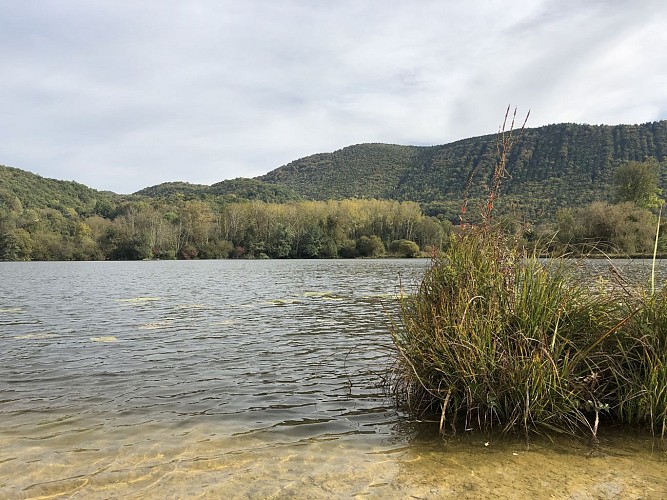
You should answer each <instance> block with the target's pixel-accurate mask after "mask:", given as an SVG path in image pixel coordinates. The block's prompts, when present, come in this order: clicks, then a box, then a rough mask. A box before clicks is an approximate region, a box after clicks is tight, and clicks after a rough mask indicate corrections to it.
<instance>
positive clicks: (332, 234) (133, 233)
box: [0, 159, 667, 260]
mask: <svg viewBox="0 0 667 500" xmlns="http://www.w3.org/2000/svg"><path fill="white" fill-rule="evenodd" d="M661 170H662V168H661V165H660V164H659V163H658V162H657V161H656V160H655V159H649V160H646V161H642V162H637V161H631V162H627V163H625V164H623V165H621V166H620V167H619V168H617V169H616V170H615V172H614V174H613V180H612V184H611V185H612V190H611V191H612V192H611V193H610V196H609V198H610V199H611V201H595V202H593V203H589V204H586V205H582V206H580V207H577V208H562V209H559V210H558V211H557V212H556V215H555V216H554V217H553V220H547V221H543V222H540V223H538V224H536V225H535V224H531V223H530V221H526V220H523V219H521V217H517V216H514V215H513V214H511V213H509V212H504V213H501V215H500V216H499V217H497V218H496V221H497V223H498V224H501V225H502V226H503V229H504V230H505V231H507V232H512V233H513V234H515V236H516V237H517V238H520V239H521V240H522V241H523V242H524V244H525V245H526V246H528V247H532V248H535V249H536V250H537V251H538V252H539V253H540V254H542V255H554V254H563V253H574V254H582V255H585V254H590V253H595V252H598V253H600V252H602V253H606V254H615V255H618V254H620V255H647V254H650V253H651V252H652V250H653V245H654V241H655V235H656V228H657V226H658V212H659V210H660V209H661V204H662V200H661V198H660V195H661V194H662V193H661V190H660V189H659V187H658V186H659V184H660V174H661ZM67 187H68V188H71V189H77V190H79V191H82V190H83V187H82V186H79V185H74V184H73V185H72V186H70V185H69V184H68V185H67ZM84 191H85V190H84ZM45 193H46V194H44V195H43V196H47V197H50V198H53V199H54V200H55V197H56V195H57V190H56V188H55V187H51V190H50V191H48V192H45ZM84 194H86V197H85V203H77V204H74V203H69V202H64V203H63V202H62V201H61V202H59V203H55V201H54V202H53V203H52V204H51V206H47V207H44V206H43V205H41V206H40V205H38V204H34V203H32V204H31V202H30V201H29V199H27V198H24V199H26V204H27V205H28V206H27V207H26V206H24V204H23V202H22V201H21V199H20V198H19V196H17V194H16V193H15V192H13V191H11V190H9V189H6V188H0V260H141V259H221V258H223V259H224V258H277V259H280V258H354V257H378V256H381V255H387V254H388V255H396V256H404V257H414V256H418V255H425V254H426V255H430V254H432V253H433V252H437V251H441V250H443V249H444V248H446V246H447V245H448V243H449V238H450V235H451V234H452V233H454V232H456V231H457V230H458V229H459V227H458V226H457V225H453V224H452V223H451V221H450V219H449V218H445V217H443V216H442V215H439V216H432V215H428V212H426V213H425V212H424V211H423V210H422V208H421V207H420V205H419V204H417V203H416V202H411V201H403V202H401V201H395V200H378V199H345V200H329V201H303V200H292V201H286V202H270V201H262V200H236V201H229V200H230V199H232V200H235V199H234V198H233V197H232V198H230V197H204V198H201V197H200V198H197V197H188V196H187V193H183V192H182V190H180V191H178V190H177V191H176V192H174V193H170V194H167V195H165V196H159V197H151V196H132V197H115V198H114V197H109V196H102V197H98V198H95V193H92V194H91V193H88V192H85V193H84ZM63 199H64V200H70V201H71V200H75V199H78V198H75V197H70V198H63ZM476 203H477V201H474V200H473V201H472V202H471V205H470V206H471V207H474V206H475V204H476ZM72 205H73V206H72ZM459 210H460V208H459ZM469 214H472V221H467V222H472V223H475V220H474V209H472V210H471V211H470V212H469ZM469 216H470V215H469ZM666 229H667V228H666ZM660 233H661V234H665V231H663V230H661V231H660ZM658 243H659V250H660V251H661V252H663V253H664V252H665V250H667V238H665V237H664V236H661V237H660V240H659V242H658Z"/></svg>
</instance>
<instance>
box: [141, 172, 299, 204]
mask: <svg viewBox="0 0 667 500" xmlns="http://www.w3.org/2000/svg"><path fill="white" fill-rule="evenodd" d="M134 194H135V195H137V196H146V197H149V198H160V199H164V198H171V197H175V196H176V197H178V196H180V197H183V198H184V199H187V200H192V199H199V200H212V199H217V201H228V202H233V201H240V200H258V201H264V202H267V203H286V202H288V201H295V200H299V199H301V198H302V197H301V196H300V195H298V194H297V193H296V192H295V191H294V190H293V189H291V188H289V187H286V186H282V185H280V184H271V183H268V182H263V181H260V180H257V179H245V178H242V177H239V178H237V179H230V180H225V181H222V182H217V183H215V184H213V185H211V186H207V185H204V184H190V183H188V182H165V183H162V184H158V185H156V186H151V187H147V188H145V189H142V190H141V191H137V192H136V193H134Z"/></svg>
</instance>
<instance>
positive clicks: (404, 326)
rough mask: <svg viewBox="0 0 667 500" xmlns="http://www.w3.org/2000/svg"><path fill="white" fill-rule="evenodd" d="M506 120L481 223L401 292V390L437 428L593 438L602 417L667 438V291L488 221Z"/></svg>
mask: <svg viewBox="0 0 667 500" xmlns="http://www.w3.org/2000/svg"><path fill="white" fill-rule="evenodd" d="M508 111H509V110H508ZM515 114H516V112H515ZM506 124H507V116H506V118H505V124H504V125H503V127H502V128H501V132H500V133H499V136H498V160H497V164H496V169H495V172H494V173H493V176H492V177H493V181H492V183H491V185H490V189H489V196H488V199H487V202H486V204H485V205H484V206H483V207H482V210H481V212H482V218H481V222H480V223H478V224H475V225H468V226H466V225H462V229H461V231H459V232H458V233H457V234H455V235H452V237H451V240H450V244H449V246H448V247H447V248H446V250H444V252H442V253H441V254H439V255H437V256H434V258H433V262H432V265H431V267H430V269H429V270H428V271H427V272H426V274H425V276H424V278H423V280H422V281H421V284H420V285H419V287H418V289H416V291H415V293H413V294H406V295H404V296H402V297H401V299H400V304H401V315H400V321H398V322H397V323H396V324H394V326H393V329H392V334H393V341H394V345H395V347H396V352H397V355H396V358H397V363H396V368H395V370H396V371H395V374H394V377H395V378H394V382H395V385H394V388H395V390H396V392H397V395H398V396H399V398H400V401H401V402H402V403H404V404H406V405H407V406H408V408H409V409H410V410H411V411H412V412H414V413H418V414H430V415H434V416H435V417H436V419H435V421H436V422H438V421H439V428H440V431H441V432H443V433H444V432H448V431H449V432H454V431H456V430H473V429H476V430H481V431H487V432H488V431H500V432H503V433H521V434H525V435H526V436H529V435H531V434H534V433H542V434H545V433H546V434H550V433H568V434H572V435H580V434H584V435H589V436H591V437H593V438H595V437H596V436H597V434H598V430H599V429H600V427H601V426H605V425H618V424H624V425H628V426H632V427H640V428H644V429H648V430H649V431H650V432H652V433H653V434H655V435H659V436H661V437H662V438H664V437H665V436H666V435H667V290H665V289H664V288H663V289H661V290H656V287H655V283H649V284H647V285H646V286H641V287H637V286H631V285H629V284H628V283H626V282H625V281H624V280H623V279H622V277H620V276H619V277H618V280H617V281H616V282H613V281H610V282H608V283H606V284H600V283H595V282H593V281H592V279H586V278H585V277H584V276H583V275H582V274H581V272H580V271H579V270H578V269H577V268H576V266H575V265H573V262H572V261H571V260H569V259H566V258H563V257H561V258H553V259H548V260H544V259H539V258H537V256H536V254H535V253H534V252H531V251H530V250H529V249H528V248H527V247H526V246H525V245H523V244H522V243H521V242H520V241H518V240H517V239H516V238H515V237H513V236H512V235H508V233H507V232H506V231H504V230H503V228H502V227H501V225H500V224H497V223H496V222H495V221H494V219H493V216H492V211H493V205H494V203H495V200H496V198H497V196H498V192H499V188H500V183H501V181H502V179H503V178H504V176H505V175H506V170H505V164H506V161H507V155H508V154H509V152H510V151H511V148H512V144H513V141H514V140H515V138H514V137H513V136H512V133H513V131H512V129H513V120H512V126H511V127H510V128H509V130H508V131H506V130H505V128H506ZM656 239H657V235H656Z"/></svg>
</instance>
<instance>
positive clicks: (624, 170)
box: [614, 158, 662, 208]
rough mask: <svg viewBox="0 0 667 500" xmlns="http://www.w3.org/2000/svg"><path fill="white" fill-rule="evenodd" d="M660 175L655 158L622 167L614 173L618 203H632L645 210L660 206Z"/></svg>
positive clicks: (629, 163)
mask: <svg viewBox="0 0 667 500" xmlns="http://www.w3.org/2000/svg"><path fill="white" fill-rule="evenodd" d="M659 173H660V165H659V164H658V162H657V161H656V160H655V158H651V159H649V160H646V161H643V162H638V161H631V162H628V163H625V164H623V165H621V166H620V167H618V169H617V170H616V172H615V173H614V187H615V197H616V201H617V202H619V203H623V202H631V203H634V204H635V205H637V206H639V207H643V208H649V207H656V206H658V204H659V198H658V197H659V195H660V194H662V191H661V190H660V189H659V188H658V178H659Z"/></svg>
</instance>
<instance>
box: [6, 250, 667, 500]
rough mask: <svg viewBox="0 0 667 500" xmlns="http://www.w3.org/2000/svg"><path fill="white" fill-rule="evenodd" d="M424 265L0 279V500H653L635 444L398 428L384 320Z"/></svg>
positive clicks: (231, 264) (66, 273) (122, 270)
mask: <svg viewBox="0 0 667 500" xmlns="http://www.w3.org/2000/svg"><path fill="white" fill-rule="evenodd" d="M428 264H429V262H428V261H427V260H394V259H386V260H384V259H383V260H328V261H327V260H313V261H307V260H289V261H242V260H239V261H229V260H226V261H178V262H177V261H161V262H34V263H0V498H116V497H124V498H183V497H203V498H219V497H223V496H224V497H228V498H267V497H268V498H288V497H295V496H296V497H302V498H303V497H306V498H331V497H344V498H345V497H359V498H379V497H410V496H414V497H417V498H435V497H456V498H466V497H468V498H479V497H494V498H515V497H517V496H519V497H524V496H531V497H543V498H553V497H556V498H580V499H584V498H615V497H617V498H627V497H642V498H664V497H665V496H667V453H666V451H665V447H664V445H663V444H662V443H660V441H659V440H654V439H651V438H650V437H646V436H639V435H636V436H635V435H630V434H629V433H627V432H625V433H607V434H605V435H602V437H601V442H600V445H599V446H598V447H596V448H590V447H589V446H588V445H587V444H586V443H585V442H583V441H577V440H571V439H569V440H560V439H559V440H554V441H548V440H545V441H542V440H538V439H535V440H532V441H531V442H530V443H526V442H525V441H523V440H520V439H519V440H512V439H498V438H494V439H490V438H488V437H487V436H484V435H481V434H475V433H471V434H465V435H464V434H460V435H455V436H448V437H446V438H444V439H443V438H441V437H439V436H438V434H437V424H434V423H424V422H415V421H413V420H411V419H410V418H408V416H407V415H405V414H403V413H402V412H400V411H398V410H397V409H396V408H395V405H394V402H393V400H392V399H391V398H389V397H387V396H386V395H385V392H384V390H383V382H384V376H385V374H386V370H387V367H388V366H389V364H390V362H391V355H392V354H391V339H390V335H389V322H390V318H391V317H394V316H395V314H396V300H395V297H396V295H397V294H398V293H400V289H401V287H403V288H404V289H410V288H411V286H413V285H414V284H415V283H416V282H417V281H418V279H419V278H420V276H421V275H422V274H423V272H424V270H425V269H426V268H427V266H428ZM593 265H595V266H598V267H599V268H600V271H599V272H600V273H602V272H604V269H605V268H606V266H608V263H606V262H604V261H601V262H600V263H594V264H593ZM615 265H621V264H615ZM625 265H626V266H631V267H630V274H631V276H633V277H637V276H646V272H647V269H648V264H647V263H646V262H645V261H634V262H632V263H625ZM666 269H667V263H665V264H663V263H662V262H661V263H660V276H661V280H664V276H665V270H666Z"/></svg>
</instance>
